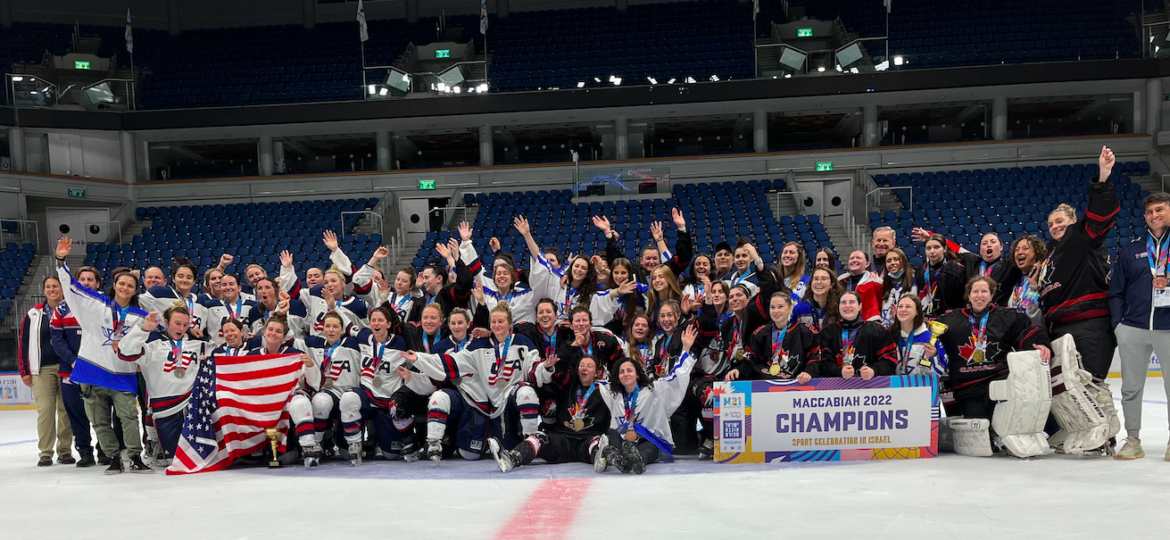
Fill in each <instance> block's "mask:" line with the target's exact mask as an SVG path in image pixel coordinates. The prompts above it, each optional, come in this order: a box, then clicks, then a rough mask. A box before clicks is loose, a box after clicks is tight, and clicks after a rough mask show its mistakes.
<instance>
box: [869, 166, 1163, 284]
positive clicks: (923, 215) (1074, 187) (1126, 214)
mask: <svg viewBox="0 0 1170 540" xmlns="http://www.w3.org/2000/svg"><path fill="white" fill-rule="evenodd" d="M1097 171H1098V168H1097V164H1096V163H1089V164H1075V165H1072V164H1066V165H1048V166H1036V167H1011V168H998V169H975V170H952V171H938V172H925V173H918V172H916V173H901V174H896V175H895V174H890V175H883V174H879V175H875V176H874V182H875V183H877V184H878V185H879V186H883V187H907V186H908V187H911V188H912V190H913V193H914V202H913V205H911V204H910V196H909V193H907V190H904V189H901V190H894V193H895V194H896V196H897V197H898V200H900V201H901V202H902V206H903V207H904V208H910V210H901V211H898V212H894V211H887V212H885V213H880V212H870V213H869V223H870V226H871V227H872V228H874V229H876V228H878V227H881V226H883V225H884V226H889V227H893V228H894V229H895V230H896V231H897V234H898V240H897V244H898V247H900V248H902V249H903V250H904V251H906V255H907V256H909V257H910V260H911V262H912V263H913V264H914V265H916V266H919V265H921V264H922V260H923V257H924V256H925V253H924V251H923V248H922V245H921V244H914V243H912V242H911V240H910V232H911V230H912V229H913V228H914V227H922V228H925V229H929V230H931V231H933V232H937V233H941V234H943V235H944V236H946V237H947V238H948V239H950V240H953V241H954V242H956V243H958V244H960V245H962V246H964V247H966V248H967V249H969V250H971V251H976V250H977V246H978V244H979V240H980V238H981V236H982V235H983V233H986V232H989V231H994V232H996V233H998V234H999V236H1000V238H1001V239H1002V240H1003V242H1004V243H1005V244H1007V243H1009V242H1011V240H1012V239H1014V238H1017V237H1020V236H1023V235H1028V234H1034V235H1036V236H1039V237H1041V238H1043V239H1045V240H1047V238H1048V236H1047V227H1046V226H1045V223H1046V222H1047V219H1048V213H1049V212H1051V211H1052V210H1053V209H1055V208H1056V206H1057V205H1058V204H1060V203H1068V204H1070V205H1072V206H1074V207H1076V208H1077V209H1078V210H1079V211H1081V213H1082V214H1083V211H1084V209H1085V205H1086V203H1087V202H1088V181H1089V179H1091V178H1093V176H1095V175H1096V174H1097ZM1149 173H1150V165H1149V163H1147V162H1144V161H1142V162H1132V161H1131V162H1125V163H1118V165H1117V166H1116V167H1115V168H1114V174H1113V181H1114V184H1115V185H1116V186H1117V196H1118V198H1119V199H1120V200H1121V213H1120V216H1119V217H1118V222H1117V228H1116V230H1115V232H1114V233H1113V234H1112V236H1111V237H1110V238H1109V239H1108V240H1107V241H1106V244H1107V246H1108V247H1109V248H1110V255H1113V254H1114V252H1115V248H1116V247H1117V245H1118V242H1125V241H1128V240H1129V238H1130V237H1131V236H1133V235H1134V234H1135V231H1137V232H1136V234H1140V233H1141V231H1142V230H1143V229H1142V228H1143V227H1144V226H1145V224H1144V218H1143V216H1142V208H1141V200H1142V199H1143V198H1144V197H1145V196H1146V195H1149V192H1146V191H1143V190H1142V189H1141V186H1140V185H1138V184H1136V183H1134V182H1133V180H1132V179H1131V178H1130V175H1134V176H1145V175H1148V174H1149Z"/></svg>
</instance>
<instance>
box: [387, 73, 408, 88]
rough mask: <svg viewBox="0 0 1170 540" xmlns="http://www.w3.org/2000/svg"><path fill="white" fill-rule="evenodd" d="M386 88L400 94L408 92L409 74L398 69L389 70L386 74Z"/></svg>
mask: <svg viewBox="0 0 1170 540" xmlns="http://www.w3.org/2000/svg"><path fill="white" fill-rule="evenodd" d="M386 86H389V87H390V88H394V89H396V90H399V91H401V92H409V91H410V74H409V73H407V72H405V71H402V70H400V69H398V68H394V67H392V68H390V72H389V73H387V74H386Z"/></svg>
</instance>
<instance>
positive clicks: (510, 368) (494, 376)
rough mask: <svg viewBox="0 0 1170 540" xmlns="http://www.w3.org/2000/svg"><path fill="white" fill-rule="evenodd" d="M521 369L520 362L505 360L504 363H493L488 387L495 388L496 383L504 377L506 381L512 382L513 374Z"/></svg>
mask: <svg viewBox="0 0 1170 540" xmlns="http://www.w3.org/2000/svg"><path fill="white" fill-rule="evenodd" d="M519 367H520V361H519V360H508V359H505V360H504V361H502V362H492V369H491V371H490V372H489V373H488V385H490V386H495V385H496V381H497V380H499V378H500V377H503V378H504V381H510V380H512V374H513V373H515V372H516V369H517V368H519Z"/></svg>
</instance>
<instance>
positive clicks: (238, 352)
mask: <svg viewBox="0 0 1170 540" xmlns="http://www.w3.org/2000/svg"><path fill="white" fill-rule="evenodd" d="M247 328H248V326H247V325H246V324H244V322H243V321H241V320H239V319H228V320H226V321H224V322H223V324H222V325H221V326H220V330H221V331H222V333H223V343H222V344H221V345H220V346H218V347H216V348H215V350H214V351H212V352H211V354H213V355H215V356H247V354H248V340H247V339H246V338H247V337H248V334H247ZM257 342H259V340H258V339H257Z"/></svg>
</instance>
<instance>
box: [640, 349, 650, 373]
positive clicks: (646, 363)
mask: <svg viewBox="0 0 1170 540" xmlns="http://www.w3.org/2000/svg"><path fill="white" fill-rule="evenodd" d="M638 356H640V357H642V358H641V360H642V367H644V368H646V370H647V371H649V370H650V361H651V360H652V359H653V357H652V356H651V355H650V347H649V346H647V345H638Z"/></svg>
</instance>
